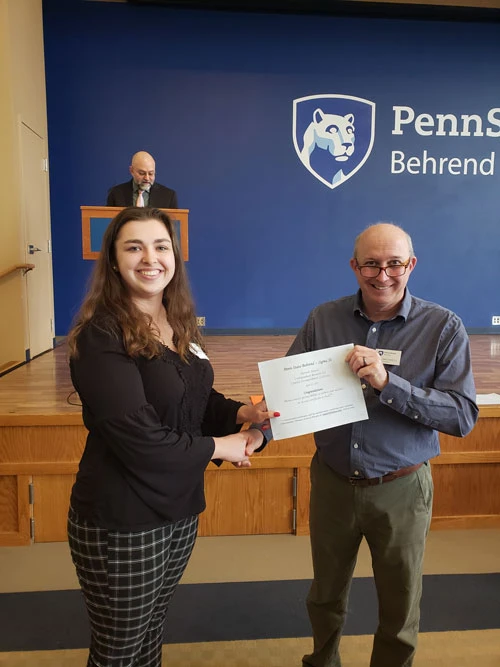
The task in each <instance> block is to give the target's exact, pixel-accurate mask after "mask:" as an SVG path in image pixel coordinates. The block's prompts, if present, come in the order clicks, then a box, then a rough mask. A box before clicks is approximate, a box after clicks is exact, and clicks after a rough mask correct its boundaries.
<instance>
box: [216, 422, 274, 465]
mask: <svg viewBox="0 0 500 667" xmlns="http://www.w3.org/2000/svg"><path fill="white" fill-rule="evenodd" d="M252 430H253V429H252ZM248 433H249V432H248V431H241V432H240V433H233V434H232V435H226V436H224V437H223V438H214V443H215V449H214V453H213V454H212V458H213V459H222V460H223V461H229V462H230V463H235V464H240V467H249V466H250V461H249V458H248V457H249V454H247V453H246V448H247V444H248V442H249V440H251V437H250V436H249V435H248ZM261 435H262V434H261Z"/></svg>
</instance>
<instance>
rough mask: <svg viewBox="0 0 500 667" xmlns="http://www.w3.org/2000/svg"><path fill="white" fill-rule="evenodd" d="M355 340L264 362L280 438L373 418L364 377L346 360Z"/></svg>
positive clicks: (262, 373)
mask: <svg viewBox="0 0 500 667" xmlns="http://www.w3.org/2000/svg"><path fill="white" fill-rule="evenodd" d="M352 348H353V345H352V344H350V345H339V346H338V347H329V348H327V349H325V350H316V351H315V352H305V353H304V354H296V355H295V356H291V357H284V358H282V359H271V361H261V362H259V372H260V377H261V380H262V387H263V389H264V395H265V397H266V402H267V406H268V409H269V410H275V411H276V412H279V413H280V416H279V417H274V418H273V419H271V426H272V429H273V436H274V439H275V440H282V439H283V438H294V437H295V436H297V435H304V434H306V433H313V432H314V431H323V430H324V429H327V428H332V427H334V426H341V425H342V424H350V423H352V422H357V421H362V420H363V419H368V413H367V411H366V403H365V399H364V396H363V390H362V388H361V383H360V380H359V378H358V377H357V375H355V374H354V373H353V372H352V371H351V369H350V368H349V366H348V364H347V363H346V361H345V358H346V356H347V353H348V352H349V350H350V349H352Z"/></svg>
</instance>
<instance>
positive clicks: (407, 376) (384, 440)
mask: <svg viewBox="0 0 500 667" xmlns="http://www.w3.org/2000/svg"><path fill="white" fill-rule="evenodd" d="M347 343H353V344H354V345H363V346H365V347H371V348H373V349H389V350H400V351H401V353H402V354H401V361H400V364H399V366H387V365H386V369H387V371H388V375H389V381H388V384H387V385H386V386H385V387H384V389H383V390H382V391H381V392H379V391H377V390H375V389H373V388H372V387H371V386H370V385H369V384H368V383H367V382H362V388H363V392H364V396H365V400H366V406H367V410H368V416H369V419H368V420H364V421H360V422H356V423H354V424H346V425H344V426H337V427H336V428H331V429H326V430H324V431H318V432H317V433H315V434H314V438H315V441H316V446H317V448H318V450H319V452H320V456H321V459H322V460H323V461H324V462H325V463H327V464H328V465H329V466H330V467H331V468H333V469H334V470H335V471H337V472H338V473H340V474H341V475H345V476H347V477H379V476H382V475H385V474H386V473H388V472H392V471H394V470H399V469H400V468H405V467H407V466H411V465H414V464H417V463H421V462H422V461H426V460H427V459H429V458H432V457H433V456H437V454H439V437H438V434H437V431H441V432H443V433H448V434H450V435H455V436H464V435H467V433H469V432H470V431H471V430H472V428H473V427H474V424H475V423H476V420H477V416H478V408H477V405H476V403H475V399H476V390H475V387H474V379H473V376H472V370H471V360H470V346H469V338H468V336H467V332H466V331H465V328H464V326H463V324H462V322H461V320H460V318H459V317H458V316H457V315H455V314H454V313H452V312H451V311H450V310H447V309H446V308H443V307H441V306H439V305H437V304H435V303H431V302H429V301H424V300H423V299H418V298H416V297H414V296H411V294H410V292H409V290H408V289H406V292H405V297H404V299H403V301H402V303H401V307H400V310H399V312H398V314H397V315H396V316H395V317H393V318H392V319H390V320H384V321H380V322H372V321H371V320H370V319H369V318H368V317H367V316H366V315H365V314H364V313H363V311H362V307H361V295H360V292H358V294H355V295H352V296H348V297H344V298H342V299H338V300H337V301H330V302H328V303H324V304H322V305H320V306H318V307H317V308H315V309H314V310H313V311H312V312H311V314H310V315H309V318H308V319H307V321H306V323H305V324H304V326H303V327H302V329H301V330H300V331H299V333H298V334H297V337H296V339H295V341H294V342H293V344H292V346H291V348H290V350H289V351H288V354H289V355H293V354H300V353H301V352H310V351H313V350H320V349H324V348H327V347H333V346H335V345H346V344H347Z"/></svg>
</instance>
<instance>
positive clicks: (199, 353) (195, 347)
mask: <svg viewBox="0 0 500 667" xmlns="http://www.w3.org/2000/svg"><path fill="white" fill-rule="evenodd" d="M189 350H190V351H191V352H192V353H193V354H194V355H196V356H197V357H198V358H199V359H208V357H207V355H206V354H205V353H204V352H203V350H202V349H201V347H200V346H199V345H197V344H196V343H190V344H189Z"/></svg>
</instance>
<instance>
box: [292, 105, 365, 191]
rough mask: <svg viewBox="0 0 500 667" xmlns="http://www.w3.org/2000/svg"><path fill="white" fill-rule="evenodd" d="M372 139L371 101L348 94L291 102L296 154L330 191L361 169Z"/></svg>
mask: <svg viewBox="0 0 500 667" xmlns="http://www.w3.org/2000/svg"><path fill="white" fill-rule="evenodd" d="M374 139H375V103H374V102H370V101H369V100H364V99H363V98H361V97H351V96H350V95H310V96H309V97H301V98H299V99H297V100H294V101H293V144H294V146H295V150H296V152H297V155H298V156H299V158H300V161H301V162H302V164H303V165H304V166H305V167H306V169H308V170H309V171H310V172H311V174H313V175H314V176H315V177H316V178H317V179H318V180H320V181H321V182H322V183H324V184H325V185H327V186H328V187H329V188H331V189H332V190H333V188H336V187H337V186H339V185H341V184H342V183H343V182H344V181H346V180H347V179H348V178H351V176H353V175H354V174H355V173H356V172H357V171H358V170H359V169H361V167H362V166H363V165H364V163H365V162H366V160H367V159H368V156H369V155H370V153H371V150H372V146H373V141H374Z"/></svg>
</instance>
